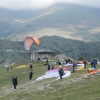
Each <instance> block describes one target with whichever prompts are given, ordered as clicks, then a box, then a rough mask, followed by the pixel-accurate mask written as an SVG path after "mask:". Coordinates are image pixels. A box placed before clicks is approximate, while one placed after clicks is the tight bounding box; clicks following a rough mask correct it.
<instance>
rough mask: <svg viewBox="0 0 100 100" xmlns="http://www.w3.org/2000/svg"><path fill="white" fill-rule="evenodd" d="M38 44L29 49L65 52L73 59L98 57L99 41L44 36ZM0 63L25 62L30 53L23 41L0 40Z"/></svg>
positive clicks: (99, 52)
mask: <svg viewBox="0 0 100 100" xmlns="http://www.w3.org/2000/svg"><path fill="white" fill-rule="evenodd" d="M40 41H41V44H40V45H39V46H37V45H34V44H33V45H32V46H31V48H30V51H31V52H33V51H34V50H40V49H46V50H53V51H55V52H56V53H57V54H65V55H67V56H68V57H71V58H73V59H75V60H78V58H79V57H81V56H82V57H84V58H85V59H86V60H88V61H90V60H91V58H94V57H96V58H98V59H100V55H99V54H100V48H99V47H100V42H88V43H87V42H82V41H79V40H73V39H66V38H62V37H58V36H44V37H41V38H40ZM0 47H1V48H0V63H1V64H2V63H5V62H6V63H8V62H10V63H12V62H17V63H18V62H25V61H29V60H30V55H29V54H28V53H27V52H26V51H25V49H24V43H23V42H12V41H8V40H0Z"/></svg>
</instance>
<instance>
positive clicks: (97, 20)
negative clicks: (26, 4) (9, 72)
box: [0, 4, 100, 42]
mask: <svg viewBox="0 0 100 100" xmlns="http://www.w3.org/2000/svg"><path fill="white" fill-rule="evenodd" d="M54 35H55V36H60V37H64V38H69V39H75V40H81V41H85V42H88V41H99V38H100V9H96V8H91V7H86V6H79V5H72V4H69V5H68V4H55V5H52V6H51V7H48V8H46V9H41V10H40V9H38V10H29V9H28V10H9V9H5V8H0V37H1V38H3V39H5V38H6V39H9V40H11V41H23V40H24V38H25V37H26V36H35V37H39V38H40V37H42V36H54Z"/></svg>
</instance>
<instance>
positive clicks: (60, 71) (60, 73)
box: [58, 66, 64, 79]
mask: <svg viewBox="0 0 100 100" xmlns="http://www.w3.org/2000/svg"><path fill="white" fill-rule="evenodd" d="M59 67H60V68H59V70H58V71H59V76H60V79H62V76H63V75H64V70H63V68H62V67H61V66H59Z"/></svg>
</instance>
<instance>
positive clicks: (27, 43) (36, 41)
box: [24, 36, 40, 51]
mask: <svg viewBox="0 0 100 100" xmlns="http://www.w3.org/2000/svg"><path fill="white" fill-rule="evenodd" d="M33 43H34V44H35V45H39V44H40V40H39V39H38V38H35V37H31V36H30V37H26V38H25V40H24V47H25V50H27V51H29V49H30V47H31V45H32V44H33Z"/></svg>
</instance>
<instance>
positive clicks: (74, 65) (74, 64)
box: [73, 62, 76, 72]
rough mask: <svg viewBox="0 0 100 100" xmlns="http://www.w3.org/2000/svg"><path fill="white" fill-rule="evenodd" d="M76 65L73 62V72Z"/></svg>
mask: <svg viewBox="0 0 100 100" xmlns="http://www.w3.org/2000/svg"><path fill="white" fill-rule="evenodd" d="M75 67H76V63H75V62H73V72H75Z"/></svg>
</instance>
